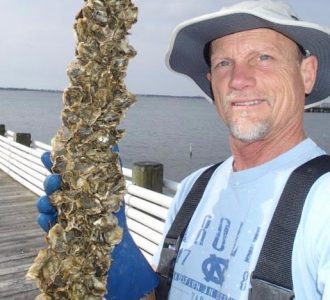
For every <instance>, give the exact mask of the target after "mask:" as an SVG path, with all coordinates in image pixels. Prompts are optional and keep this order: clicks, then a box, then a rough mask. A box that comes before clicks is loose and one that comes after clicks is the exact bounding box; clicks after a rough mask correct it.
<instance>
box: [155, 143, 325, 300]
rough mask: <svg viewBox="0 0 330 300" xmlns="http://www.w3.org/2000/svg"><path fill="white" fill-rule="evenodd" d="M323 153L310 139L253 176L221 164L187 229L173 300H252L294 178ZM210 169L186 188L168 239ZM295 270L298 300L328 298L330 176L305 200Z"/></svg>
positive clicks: (173, 211)
mask: <svg viewBox="0 0 330 300" xmlns="http://www.w3.org/2000/svg"><path fill="white" fill-rule="evenodd" d="M321 154H324V151H323V150H321V149H320V148H319V147H318V146H317V145H316V144H315V143H314V142H313V141H312V140H310V139H306V140H304V141H303V142H301V143H300V144H299V145H297V146H296V147H294V148H293V149H291V150H289V151H288V152H286V153H284V154H282V155H280V156H278V157H277V158H275V159H273V160H271V161H269V162H267V163H265V164H263V165H260V166H257V167H255V168H251V169H248V170H244V171H239V172H233V170H232V162H233V158H232V157H231V158H229V159H227V160H226V161H225V162H223V163H222V164H221V165H220V166H219V167H218V168H217V169H216V170H215V172H214V174H213V175H212V177H211V179H210V181H209V184H208V185H207V187H206V189H205V192H204V195H203V197H202V199H201V201H200V203H199V205H198V207H197V209H196V211H195V213H194V215H193V217H192V219H191V222H190V224H189V226H188V228H187V231H186V234H185V237H184V239H183V241H182V244H181V248H180V251H179V255H178V258H177V261H176V265H175V269H174V275H173V280H172V286H171V290H170V295H169V299H171V300H177V299H180V300H185V299H189V300H206V299H219V300H220V299H221V300H238V299H239V300H246V299H247V298H248V291H249V288H250V274H251V272H252V271H253V270H254V268H255V265H256V262H257V260H258V256H259V253H260V250H261V247H262V244H263V241H264V238H265V235H266V233H267V229H268V227H269V224H270V221H271V218H272V216H273V213H274V211H275V208H276V205H277V202H278V200H279V198H280V195H281V193H282V190H283V188H284V185H285V183H286V181H287V179H288V177H289V175H290V174H291V172H292V171H293V170H294V169H295V168H297V167H298V166H299V165H301V164H303V163H304V162H306V161H308V160H310V159H312V158H314V157H316V156H319V155H321ZM204 170H205V168H203V169H200V170H198V171H197V172H195V173H193V174H191V175H190V176H188V177H187V178H186V179H185V180H184V181H183V182H182V184H181V185H180V188H179V190H178V192H177V194H176V196H175V198H174V201H173V204H172V206H171V208H170V210H169V213H168V219H167V221H166V224H165V232H167V231H168V229H169V227H170V225H171V223H172V222H173V220H174V218H175V216H176V214H177V212H178V210H179V209H180V207H181V205H182V202H183V201H184V199H185V198H186V196H187V194H188V192H189V191H190V189H191V187H192V185H193V183H194V182H195V181H196V179H197V178H198V177H199V175H200V174H201V173H202V172H203V171H204ZM161 245H162V243H161ZM160 251H161V247H160V248H159V249H158V252H157V253H156V254H155V256H154V260H153V262H154V264H155V265H157V264H158V261H159V255H160ZM292 264H293V267H292V271H293V284H294V290H295V295H296V299H297V300H303V299H306V300H312V299H313V300H318V299H323V300H324V299H330V173H327V174H325V175H323V176H322V177H321V178H320V179H319V180H318V181H317V182H316V183H315V184H314V185H313V187H312V189H311V191H310V193H309V194H308V196H307V199H306V202H305V206H304V209H303V213H302V218H301V222H300V225H299V228H298V231H297V235H296V238H295V243H294V249H293V262H292ZM322 294H323V298H322Z"/></svg>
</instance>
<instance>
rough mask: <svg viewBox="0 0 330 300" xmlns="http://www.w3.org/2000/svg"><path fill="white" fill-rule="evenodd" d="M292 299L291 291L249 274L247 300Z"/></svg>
mask: <svg viewBox="0 0 330 300" xmlns="http://www.w3.org/2000/svg"><path fill="white" fill-rule="evenodd" d="M270 299H271V300H293V299H294V293H293V291H291V290H289V289H287V288H284V287H280V286H278V285H276V284H273V283H270V282H267V281H264V280H262V279H259V278H256V277H253V274H252V276H251V288H250V291H249V298H248V300H270Z"/></svg>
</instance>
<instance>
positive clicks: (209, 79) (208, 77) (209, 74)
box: [206, 72, 211, 81]
mask: <svg viewBox="0 0 330 300" xmlns="http://www.w3.org/2000/svg"><path fill="white" fill-rule="evenodd" d="M206 78H207V80H208V81H211V72H208V73H207V74H206Z"/></svg>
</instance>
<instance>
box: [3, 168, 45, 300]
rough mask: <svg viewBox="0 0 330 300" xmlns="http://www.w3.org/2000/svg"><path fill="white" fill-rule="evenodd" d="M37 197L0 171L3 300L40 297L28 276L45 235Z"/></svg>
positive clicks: (27, 299) (42, 245)
mask: <svg viewBox="0 0 330 300" xmlns="http://www.w3.org/2000/svg"><path fill="white" fill-rule="evenodd" d="M36 199H37V196H36V195H35V194H34V193H32V192H31V191H29V190H28V189H26V188H25V187H24V186H22V185H21V184H19V183H18V182H16V181H15V180H14V179H12V178H11V177H9V176H8V175H7V174H5V173H4V172H2V171H0V299H4V300H7V299H8V300H9V299H11V300H23V299H24V300H32V299H35V297H36V296H37V295H38V294H40V292H39V290H38V289H37V288H36V285H35V283H34V282H33V281H29V280H26V279H25V274H26V272H27V270H28V269H29V267H30V266H31V264H32V263H33V260H34V259H35V257H36V256H37V253H38V251H39V249H41V248H43V247H45V242H44V236H45V234H44V232H43V231H42V230H41V229H40V228H39V226H38V225H37V223H36V217H37V211H36V206H35V202H36Z"/></svg>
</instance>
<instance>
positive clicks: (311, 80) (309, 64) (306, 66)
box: [301, 55, 318, 94]
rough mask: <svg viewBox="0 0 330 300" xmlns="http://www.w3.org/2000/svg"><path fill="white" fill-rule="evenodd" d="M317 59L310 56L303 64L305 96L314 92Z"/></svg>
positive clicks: (302, 73)
mask: <svg viewBox="0 0 330 300" xmlns="http://www.w3.org/2000/svg"><path fill="white" fill-rule="evenodd" d="M317 65H318V61H317V57H316V56H314V55H311V56H308V57H306V58H304V59H303V61H302V62H301V75H302V78H303V82H304V86H305V94H310V93H311V91H312V90H313V87H314V84H315V81H316V76H317Z"/></svg>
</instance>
